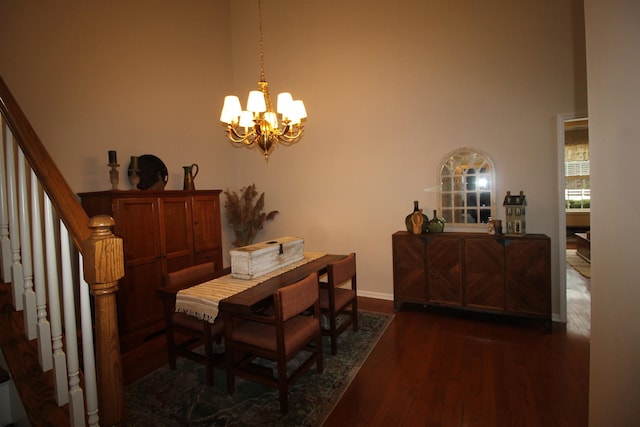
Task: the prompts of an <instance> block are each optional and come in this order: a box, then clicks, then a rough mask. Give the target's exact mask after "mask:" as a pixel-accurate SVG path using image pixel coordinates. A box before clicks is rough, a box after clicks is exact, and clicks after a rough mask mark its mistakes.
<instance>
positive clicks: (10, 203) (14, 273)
mask: <svg viewBox="0 0 640 427" xmlns="http://www.w3.org/2000/svg"><path fill="white" fill-rule="evenodd" d="M6 142H7V145H6V154H7V157H6V159H5V160H6V162H5V164H6V171H7V207H8V211H9V236H10V239H9V241H10V243H11V283H12V286H11V297H12V299H13V306H14V308H15V309H16V310H18V311H20V310H22V295H23V294H24V279H23V277H22V264H21V263H20V225H19V224H18V197H17V195H16V165H15V161H16V160H15V156H14V154H13V153H14V144H13V135H12V134H11V132H9V133H7V141H6Z"/></svg>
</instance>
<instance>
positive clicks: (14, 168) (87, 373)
mask: <svg viewBox="0 0 640 427" xmlns="http://www.w3.org/2000/svg"><path fill="white" fill-rule="evenodd" d="M0 111H1V113H2V115H1V116H0V129H1V142H2V147H1V148H2V149H0V257H1V264H0V268H1V273H2V278H3V280H4V282H7V283H9V282H10V283H11V290H12V291H11V292H12V302H13V305H14V308H15V309H16V310H22V311H23V317H24V324H25V334H26V336H27V337H28V339H37V342H38V352H39V355H38V359H39V361H40V366H41V369H42V371H43V372H47V371H49V370H52V371H53V377H54V388H55V399H56V401H57V402H58V404H59V405H66V404H67V403H68V409H69V419H70V425H72V426H80V425H87V424H88V425H98V424H99V423H100V424H102V425H120V424H123V423H124V410H123V408H124V393H123V377H122V364H121V358H120V342H119V338H118V323H117V318H116V300H115V292H116V290H117V289H118V279H120V278H121V277H122V276H123V275H124V261H123V259H124V258H123V249H122V240H121V239H120V238H117V237H115V236H114V235H113V234H112V233H111V227H112V226H113V224H114V223H113V219H112V218H110V217H108V216H96V217H93V218H91V219H90V218H89V217H88V216H87V214H86V213H85V211H84V209H83V208H82V206H81V205H80V203H79V202H78V199H77V197H76V195H75V194H74V192H73V191H72V190H71V188H70V187H69V185H68V184H67V182H66V181H65V180H64V178H63V176H62V174H61V173H60V170H59V169H58V168H57V166H56V165H55V163H54V162H53V160H52V158H51V157H50V155H49V153H48V152H47V150H46V149H45V147H44V145H43V144H42V142H41V141H40V139H39V138H38V136H37V134H36V132H35V131H34V130H33V128H32V127H31V125H30V124H29V121H28V120H27V118H26V117H25V115H24V113H23V112H22V110H21V109H20V107H19V105H18V103H17V102H16V100H15V99H14V97H13V95H12V94H11V92H10V91H9V89H8V87H7V86H6V84H5V82H4V80H3V79H2V78H1V77H0ZM89 294H91V295H92V296H93V303H92V301H91V300H90V297H89ZM77 313H78V314H79V318H80V319H79V320H78V319H77V318H76V315H77ZM78 328H79V329H80V332H78ZM94 333H95V338H94V336H93V334H94ZM94 355H95V358H94ZM80 360H81V361H80ZM80 364H82V367H80ZM9 368H11V367H9ZM10 370H11V369H10ZM16 386H17V388H18V390H19V391H20V384H16ZM23 400H24V399H23ZM27 412H28V411H27Z"/></svg>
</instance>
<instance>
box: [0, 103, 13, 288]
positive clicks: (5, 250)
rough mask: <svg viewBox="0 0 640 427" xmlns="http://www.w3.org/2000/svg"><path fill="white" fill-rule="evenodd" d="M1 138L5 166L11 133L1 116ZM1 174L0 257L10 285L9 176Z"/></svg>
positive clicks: (0, 156) (4, 278)
mask: <svg viewBox="0 0 640 427" xmlns="http://www.w3.org/2000/svg"><path fill="white" fill-rule="evenodd" d="M0 122H1V123H2V126H0V138H1V139H2V146H1V147H0V164H1V165H4V164H5V162H4V150H5V147H6V145H7V139H8V134H9V132H11V131H10V130H9V128H8V127H7V126H6V124H5V123H4V120H3V118H2V115H1V114H0ZM2 172H3V173H0V257H2V281H3V282H4V283H9V282H10V281H11V242H10V241H9V214H8V213H7V174H6V169H4V168H3V169H2Z"/></svg>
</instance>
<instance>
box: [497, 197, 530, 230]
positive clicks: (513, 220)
mask: <svg viewBox="0 0 640 427" xmlns="http://www.w3.org/2000/svg"><path fill="white" fill-rule="evenodd" d="M502 205H503V206H504V207H505V213H506V219H507V221H506V222H507V224H506V225H507V230H506V231H507V232H506V234H510V235H515V236H524V235H525V234H526V230H527V221H526V220H525V214H526V206H527V198H526V196H525V195H524V193H523V192H522V191H520V194H518V195H516V196H512V195H511V191H507V195H506V196H505V197H504V203H503V204H502Z"/></svg>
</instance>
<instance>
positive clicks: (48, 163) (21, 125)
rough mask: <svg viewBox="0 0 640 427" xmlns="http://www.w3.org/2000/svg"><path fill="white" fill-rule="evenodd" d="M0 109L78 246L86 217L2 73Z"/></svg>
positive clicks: (86, 233) (88, 232)
mask: <svg viewBox="0 0 640 427" xmlns="http://www.w3.org/2000/svg"><path fill="white" fill-rule="evenodd" d="M0 110H1V111H2V115H3V116H4V117H5V120H6V123H7V126H9V128H10V129H11V132H12V133H13V135H14V137H15V139H16V142H17V143H18V144H19V145H20V148H21V149H22V152H23V153H24V156H25V157H26V158H27V160H28V161H29V164H30V165H31V167H32V168H33V170H34V172H35V174H36V176H37V177H38V180H39V181H40V184H41V185H42V187H43V188H44V190H45V192H46V193H47V195H48V196H49V198H50V199H51V203H52V204H53V206H54V207H55V209H56V213H57V214H58V215H59V216H60V219H61V220H62V222H64V225H65V226H66V227H67V230H69V235H70V236H71V238H72V239H73V241H74V243H75V246H76V248H78V249H80V248H81V246H82V242H84V241H85V240H87V239H88V238H89V237H90V236H91V230H90V229H89V227H88V224H89V217H88V216H87V213H86V212H85V211H84V209H82V206H81V205H80V203H79V202H78V199H77V198H76V196H75V193H74V192H73V191H72V190H71V187H69V184H67V181H65V179H64V177H63V176H62V173H60V170H59V169H58V168H57V166H56V164H55V162H54V161H53V159H52V158H51V156H50V155H49V152H48V151H47V150H46V148H45V147H44V145H43V144H42V142H41V141H40V138H39V137H38V135H37V134H36V132H35V131H34V130H33V128H32V127H31V124H30V123H29V121H28V120H27V118H26V116H25V115H24V113H23V112H22V109H21V108H20V106H19V105H18V103H17V102H16V100H15V99H14V97H13V95H12V94H11V92H10V91H9V88H8V87H7V85H6V84H5V82H4V80H3V79H2V77H1V76H0Z"/></svg>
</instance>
